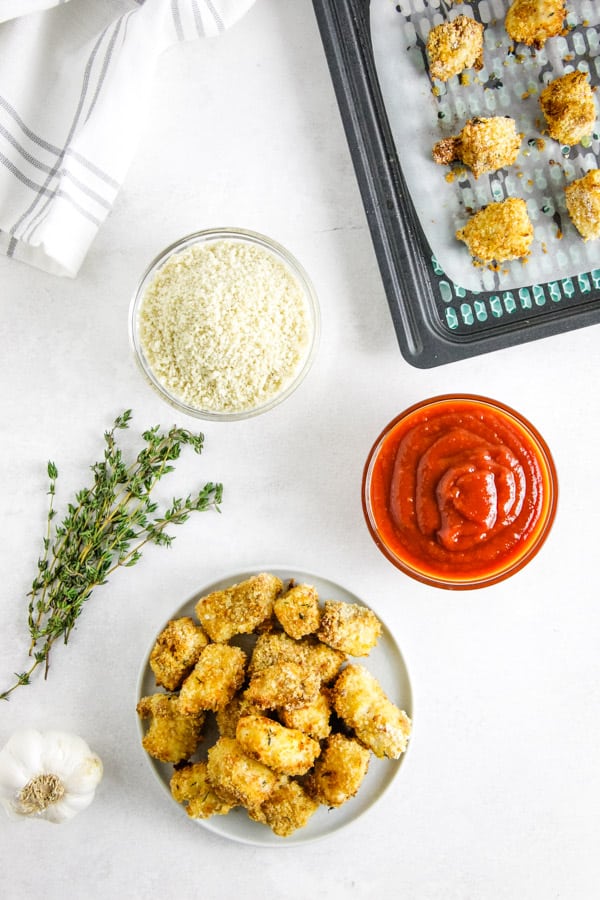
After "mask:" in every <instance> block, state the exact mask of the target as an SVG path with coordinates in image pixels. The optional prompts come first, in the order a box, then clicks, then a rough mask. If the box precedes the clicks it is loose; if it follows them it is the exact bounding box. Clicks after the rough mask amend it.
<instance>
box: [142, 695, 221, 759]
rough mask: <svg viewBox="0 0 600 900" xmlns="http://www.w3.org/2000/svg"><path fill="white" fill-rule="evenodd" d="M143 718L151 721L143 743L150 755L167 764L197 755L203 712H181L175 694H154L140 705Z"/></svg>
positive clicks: (145, 698) (200, 738) (144, 699)
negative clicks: (190, 713) (189, 714)
mask: <svg viewBox="0 0 600 900" xmlns="http://www.w3.org/2000/svg"><path fill="white" fill-rule="evenodd" d="M136 708H137V713H138V715H139V717H140V718H141V719H149V720H150V724H149V727H148V730H147V731H146V734H145V735H144V737H143V738H142V746H143V747H144V749H145V750H146V752H147V753H149V754H150V756H152V757H154V759H159V760H160V761H161V762H165V763H179V762H181V761H182V760H187V759H189V758H190V757H191V756H193V755H194V753H195V752H196V750H197V749H198V745H199V743H200V741H201V740H202V727H203V725H204V718H205V714H204V713H199V714H197V715H194V716H188V715H182V713H181V711H180V709H179V698H178V697H177V695H175V694H162V693H161V694H152V696H150V697H142V698H141V699H140V700H139V701H138V704H137V707H136Z"/></svg>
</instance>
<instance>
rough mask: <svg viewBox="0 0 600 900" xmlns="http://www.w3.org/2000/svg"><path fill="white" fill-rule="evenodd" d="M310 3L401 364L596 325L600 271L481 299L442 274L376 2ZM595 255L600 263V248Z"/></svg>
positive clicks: (433, 361) (438, 361) (423, 364)
mask: <svg viewBox="0 0 600 900" xmlns="http://www.w3.org/2000/svg"><path fill="white" fill-rule="evenodd" d="M313 6H314V9H315V13H316V17H317V21H318V25H319V29H320V32H321V37H322V41H323V45H324V48H325V54H326V57H327V61H328V64H329V69H330V72H331V77H332V80H333V85H334V88H335V92H336V96H337V100H338V104H339V108H340V112H341V116H342V120H343V123H344V127H345V131H346V136H347V139H348V144H349V147H350V152H351V155H352V159H353V163H354V167H355V170H356V175H357V179H358V183H359V187H360V191H361V194H362V199H363V203H364V207H365V210H366V214H367V219H368V222H369V227H370V230H371V235H372V239H373V243H374V246H375V251H376V254H377V259H378V262H379V267H380V270H381V274H382V277H383V282H384V286H385V290H386V294H387V298H388V302H389V306H390V311H391V314H392V319H393V322H394V327H395V330H396V334H397V338H398V342H399V344H400V349H401V351H402V355H403V356H404V358H405V359H406V360H407V361H408V362H409V363H411V364H412V365H414V366H417V367H419V368H430V367H434V366H439V365H442V364H444V363H448V362H453V361H455V360H459V359H465V358H467V357H471V356H475V355H477V354H481V353H487V352H490V351H492V350H497V349H500V348H503V347H510V346H512V345H516V344H520V343H524V342H526V341H532V340H535V339H537V338H541V337H547V336H549V335H553V334H558V333H560V332H565V331H568V330H571V329H575V328H581V327H584V326H588V325H592V324H594V323H597V322H600V268H598V269H594V270H593V271H591V272H584V273H581V274H579V275H576V276H572V277H570V278H565V279H563V280H561V281H554V282H546V283H544V284H534V285H529V286H527V287H524V288H521V289H520V290H518V291H515V292H503V291H498V292H496V293H494V292H488V293H486V292H477V294H476V295H475V294H471V293H470V292H469V291H466V290H464V289H463V288H461V287H459V286H457V285H454V284H453V283H452V282H451V281H450V280H449V279H448V278H447V277H446V276H445V273H444V272H443V271H441V270H440V269H439V267H438V266H437V265H436V262H435V259H434V258H433V254H432V251H431V248H430V246H429V243H428V241H427V240H426V238H425V236H424V234H423V230H422V228H421V225H420V223H419V218H418V216H417V213H416V211H415V208H414V205H413V201H412V199H411V196H410V194H409V192H408V189H407V187H406V184H405V180H404V177H403V174H402V171H401V168H400V165H399V162H398V156H397V152H396V148H395V145H394V140H393V138H392V134H391V130H390V126H389V122H388V119H387V115H386V110H385V105H384V102H383V98H382V95H381V91H380V88H379V85H378V79H377V73H376V69H375V62H374V57H373V49H372V44H371V36H370V28H369V16H370V13H369V7H370V0H313ZM598 256H599V259H598V263H599V266H600V247H599V250H598ZM473 310H475V314H474V313H473ZM477 310H479V311H480V313H481V312H482V314H480V315H478V314H477Z"/></svg>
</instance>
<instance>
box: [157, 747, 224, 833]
mask: <svg viewBox="0 0 600 900" xmlns="http://www.w3.org/2000/svg"><path fill="white" fill-rule="evenodd" d="M169 787H170V789H171V795H172V796H173V799H174V800H176V801H177V802H178V803H181V804H182V805H183V806H184V807H185V811H186V812H187V814H188V816H189V817H190V819H209V818H210V817H211V816H224V815H226V814H227V813H228V812H229V811H230V810H231V809H232V808H233V807H232V805H231V803H226V802H225V801H224V800H221V798H220V797H218V796H217V794H215V792H214V791H213V789H212V787H211V785H210V782H209V780H208V766H207V764H206V762H204V761H202V762H196V763H192V764H191V765H189V766H183V767H182V768H180V769H175V771H174V772H173V775H172V776H171V781H170V782H169Z"/></svg>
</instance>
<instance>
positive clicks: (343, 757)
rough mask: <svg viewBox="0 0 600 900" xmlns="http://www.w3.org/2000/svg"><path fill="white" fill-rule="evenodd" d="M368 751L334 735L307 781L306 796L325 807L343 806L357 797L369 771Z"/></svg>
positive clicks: (338, 735)
mask: <svg viewBox="0 0 600 900" xmlns="http://www.w3.org/2000/svg"><path fill="white" fill-rule="evenodd" d="M369 759H370V753H369V751H368V750H367V749H366V748H365V747H363V746H361V745H360V744H359V743H358V741H355V740H354V739H353V738H349V737H345V735H343V734H337V733H336V734H331V735H330V736H329V737H328V738H327V742H326V744H325V747H324V749H323V752H322V753H321V756H320V757H319V758H318V759H317V761H316V763H315V768H314V771H313V772H311V773H310V775H309V776H308V777H307V778H306V780H305V781H304V787H305V789H306V792H307V793H308V794H309V796H310V797H312V798H313V799H314V800H316V801H317V802H318V803H322V804H323V805H324V806H329V807H332V806H341V805H342V803H345V802H346V801H347V800H350V798H351V797H354V795H355V794H356V792H357V791H358V789H359V787H360V786H361V784H362V781H363V779H364V777H365V775H366V774H367V770H368V768H369Z"/></svg>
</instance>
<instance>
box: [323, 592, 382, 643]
mask: <svg viewBox="0 0 600 900" xmlns="http://www.w3.org/2000/svg"><path fill="white" fill-rule="evenodd" d="M381 631H382V628H381V622H380V621H379V619H378V618H377V616H376V615H375V613H374V612H373V610H371V609H368V608H367V607H366V606H359V605H358V604H357V603H343V602H342V601H341V600H326V601H325V606H324V609H323V613H322V615H321V625H320V627H319V630H318V632H317V637H318V638H319V640H320V641H322V643H324V644H327V646H328V647H333V649H334V650H339V651H340V652H341V653H346V654H347V655H348V656H368V655H369V653H370V652H371V650H372V649H373V647H374V646H375V644H376V643H377V641H378V640H379V637H380V635H381Z"/></svg>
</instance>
